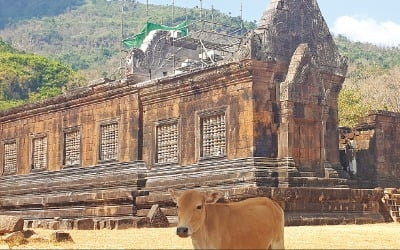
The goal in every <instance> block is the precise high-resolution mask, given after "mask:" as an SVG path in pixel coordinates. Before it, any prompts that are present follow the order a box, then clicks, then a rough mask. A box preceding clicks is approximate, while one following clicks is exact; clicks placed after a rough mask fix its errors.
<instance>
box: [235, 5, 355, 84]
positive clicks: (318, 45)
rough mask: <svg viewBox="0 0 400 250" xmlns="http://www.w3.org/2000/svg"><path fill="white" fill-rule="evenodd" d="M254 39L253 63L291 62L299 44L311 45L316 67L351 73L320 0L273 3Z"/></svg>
mask: <svg viewBox="0 0 400 250" xmlns="http://www.w3.org/2000/svg"><path fill="white" fill-rule="evenodd" d="M250 39H251V42H250V43H249V44H250V46H251V48H250V49H249V48H248V50H249V51H248V54H249V55H248V56H251V57H252V58H253V59H258V60H276V61H286V62H290V60H291V57H292V55H293V53H294V52H295V50H296V49H297V47H298V46H299V44H307V45H308V47H309V48H310V52H311V54H312V56H313V60H315V64H316V65H319V66H321V67H326V69H327V70H329V71H331V72H332V71H334V73H336V74H339V75H343V76H345V75H346V73H347V60H346V58H344V57H342V56H341V55H340V54H339V51H338V49H337V47H336V45H335V42H334V41H333V38H332V35H331V33H330V32H329V28H328V25H327V24H326V22H325V20H324V18H323V16H322V13H321V11H320V9H319V7H318V4H317V1H316V0H272V1H271V3H270V5H269V6H268V8H267V10H266V11H265V12H264V14H263V16H262V17H261V19H260V22H259V25H258V27H257V28H256V29H255V30H254V33H253V34H252V36H251V38H250ZM241 54H246V53H241Z"/></svg>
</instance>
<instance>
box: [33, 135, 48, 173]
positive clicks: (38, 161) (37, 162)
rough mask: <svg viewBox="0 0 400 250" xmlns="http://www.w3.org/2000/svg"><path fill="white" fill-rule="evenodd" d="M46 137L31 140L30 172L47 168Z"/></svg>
mask: <svg viewBox="0 0 400 250" xmlns="http://www.w3.org/2000/svg"><path fill="white" fill-rule="evenodd" d="M47 149H48V141H47V136H45V135H44V136H38V137H35V138H33V139H32V166H31V167H32V170H42V169H46V168H47Z"/></svg>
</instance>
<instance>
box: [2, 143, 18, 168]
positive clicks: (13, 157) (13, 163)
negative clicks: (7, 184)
mask: <svg viewBox="0 0 400 250" xmlns="http://www.w3.org/2000/svg"><path fill="white" fill-rule="evenodd" d="M16 173H17V142H16V141H15V140H11V141H7V142H4V145H3V175H13V174H16Z"/></svg>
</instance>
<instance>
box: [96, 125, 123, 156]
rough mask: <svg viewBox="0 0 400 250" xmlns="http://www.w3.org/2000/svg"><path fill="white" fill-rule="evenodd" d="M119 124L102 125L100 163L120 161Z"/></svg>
mask: <svg viewBox="0 0 400 250" xmlns="http://www.w3.org/2000/svg"><path fill="white" fill-rule="evenodd" d="M118 134H119V130H118V123H117V122H113V123H106V124H102V125H100V147H99V159H100V161H114V160H117V159H118V148H119V136H118Z"/></svg>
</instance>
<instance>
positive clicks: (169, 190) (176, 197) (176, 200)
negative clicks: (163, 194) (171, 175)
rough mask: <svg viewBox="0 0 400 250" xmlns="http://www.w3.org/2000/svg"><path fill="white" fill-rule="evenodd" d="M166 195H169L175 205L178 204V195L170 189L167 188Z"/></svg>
mask: <svg viewBox="0 0 400 250" xmlns="http://www.w3.org/2000/svg"><path fill="white" fill-rule="evenodd" d="M168 193H169V195H171V198H172V200H173V201H174V202H175V203H177V202H178V198H179V195H178V194H177V193H176V192H175V190H173V189H172V188H168Z"/></svg>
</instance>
